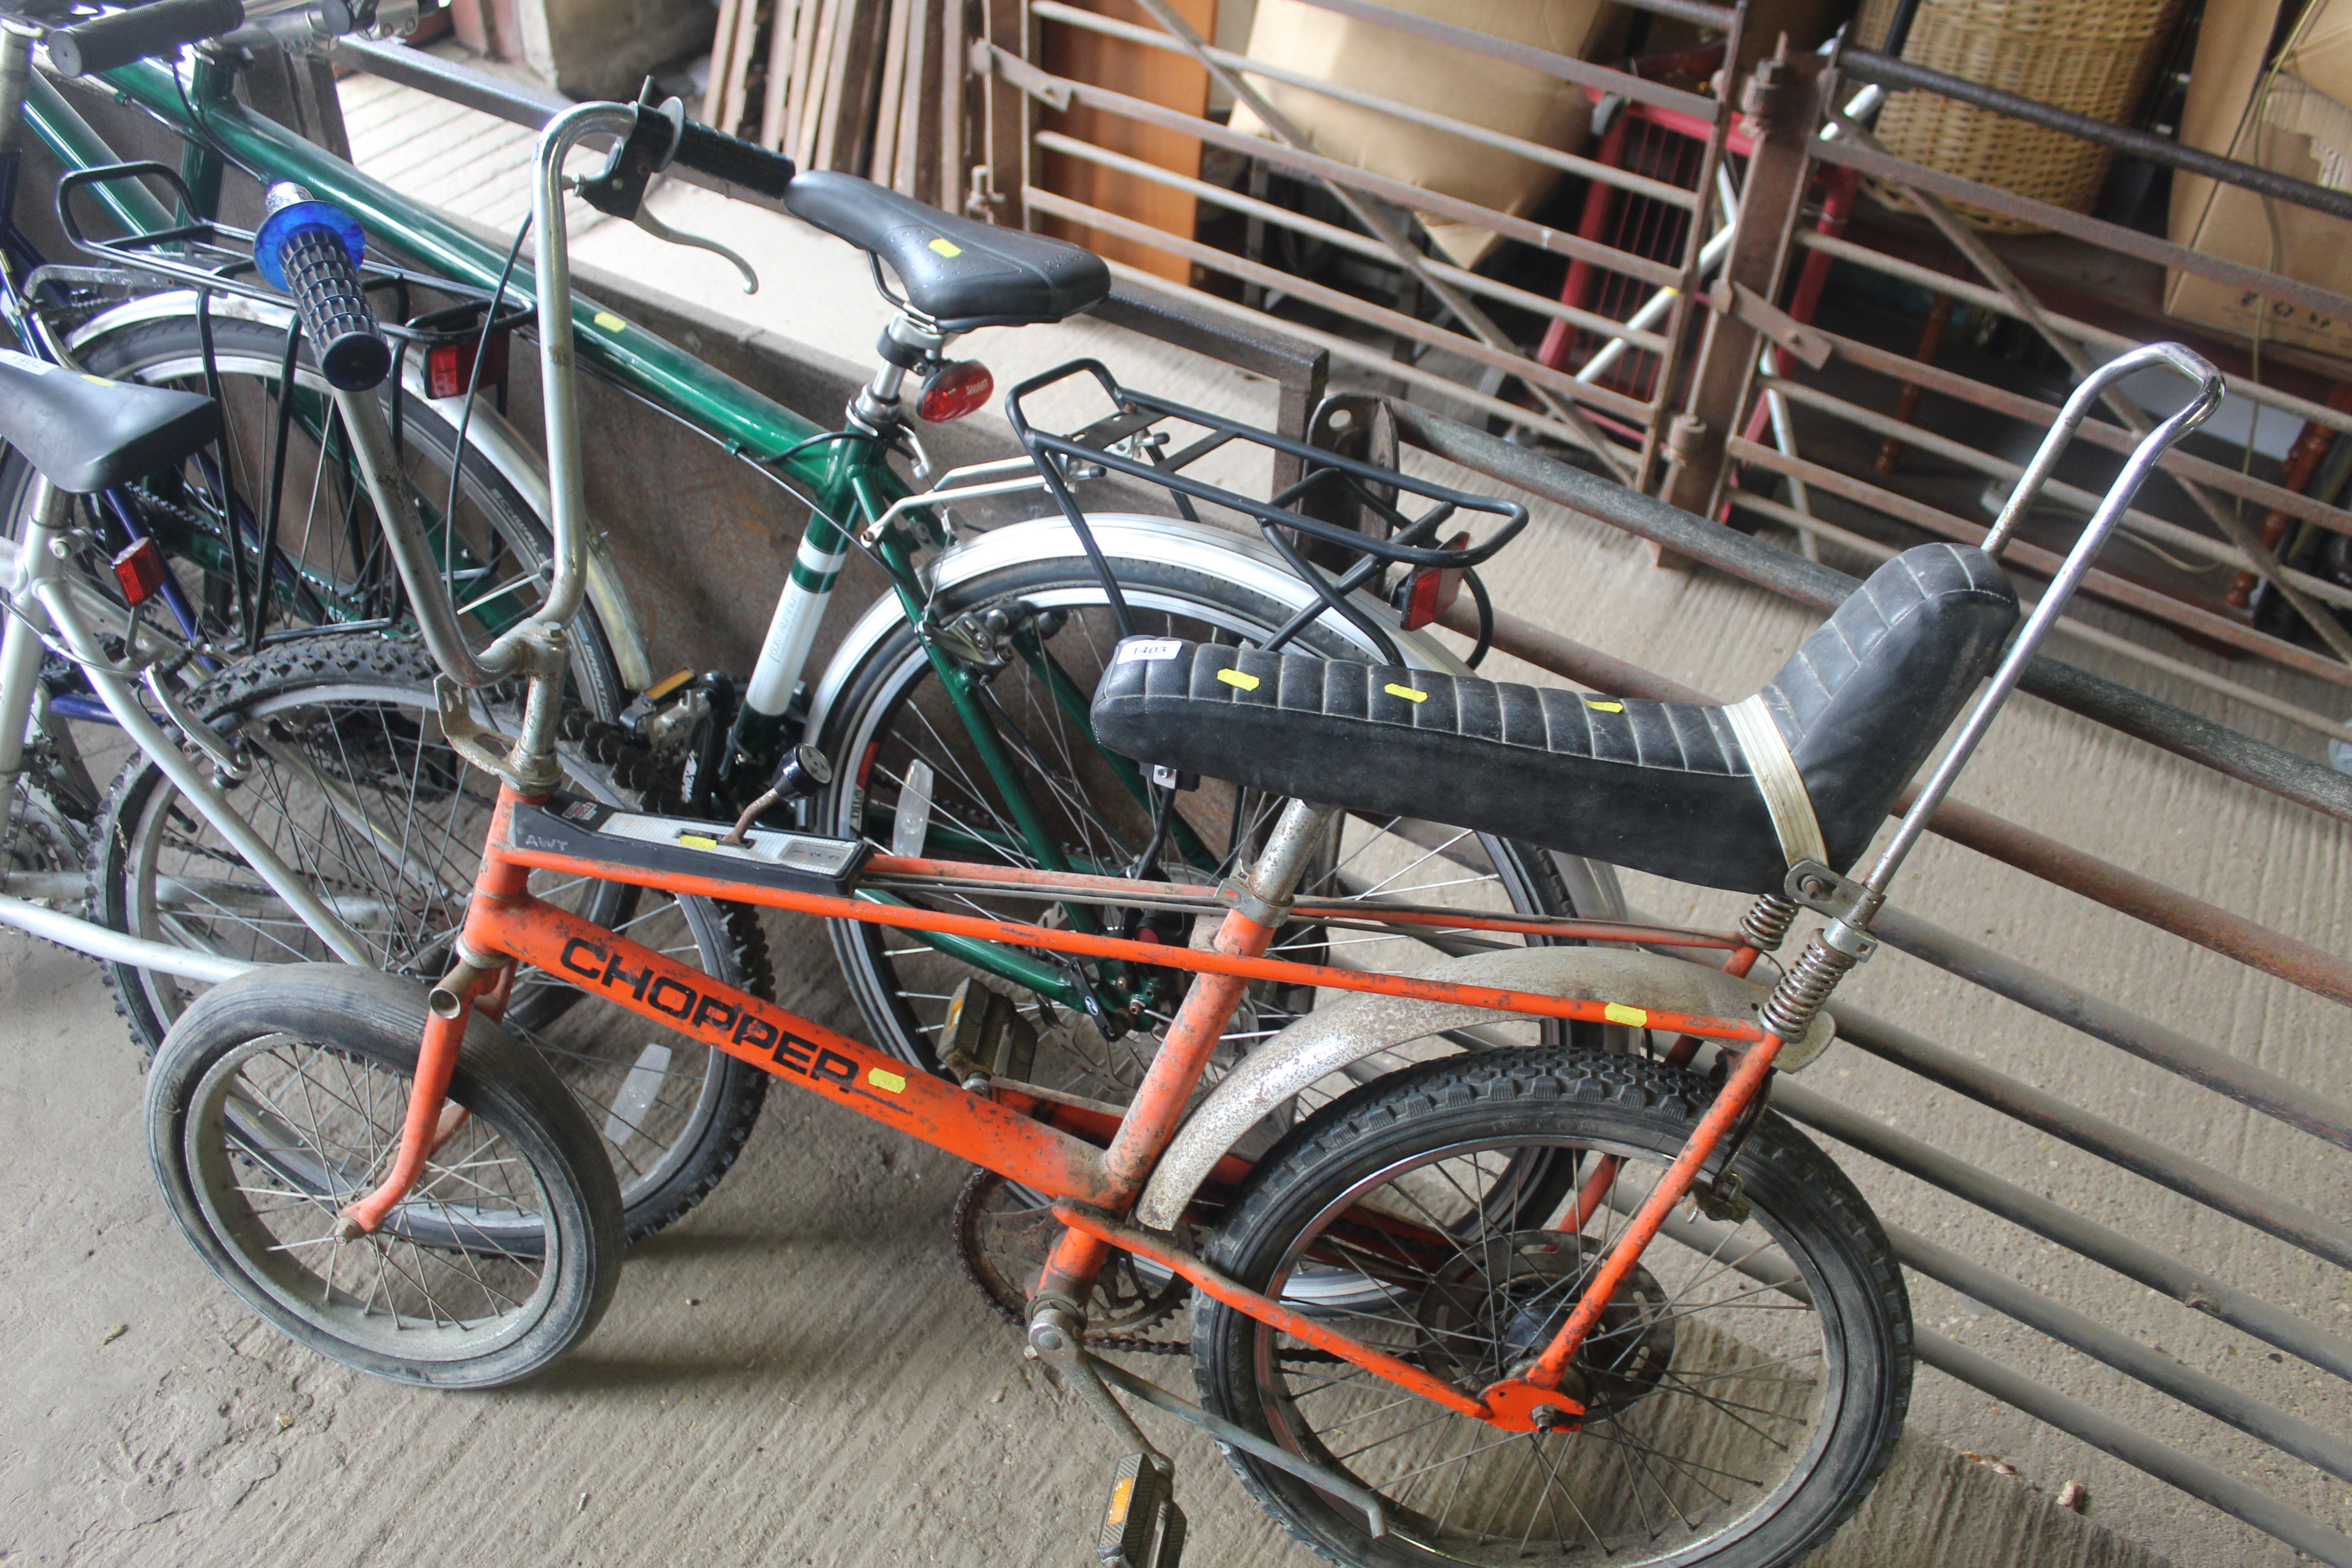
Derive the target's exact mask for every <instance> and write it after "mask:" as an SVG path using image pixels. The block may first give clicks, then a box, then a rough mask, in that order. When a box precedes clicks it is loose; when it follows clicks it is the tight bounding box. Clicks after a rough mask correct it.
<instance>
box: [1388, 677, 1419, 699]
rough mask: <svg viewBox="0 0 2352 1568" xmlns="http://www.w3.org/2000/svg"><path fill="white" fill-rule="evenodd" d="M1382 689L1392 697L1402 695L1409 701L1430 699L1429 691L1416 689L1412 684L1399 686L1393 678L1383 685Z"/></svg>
mask: <svg viewBox="0 0 2352 1568" xmlns="http://www.w3.org/2000/svg"><path fill="white" fill-rule="evenodd" d="M1381 690H1382V691H1385V692H1387V693H1388V694H1389V695H1390V696H1391V697H1402V698H1403V699H1404V700H1406V701H1407V702H1426V701H1428V700H1429V693H1428V692H1426V691H1415V690H1414V689H1412V687H1410V686H1399V685H1398V684H1397V683H1396V682H1395V681H1393V680H1391V681H1390V682H1389V683H1388V684H1387V685H1386V686H1383V687H1381Z"/></svg>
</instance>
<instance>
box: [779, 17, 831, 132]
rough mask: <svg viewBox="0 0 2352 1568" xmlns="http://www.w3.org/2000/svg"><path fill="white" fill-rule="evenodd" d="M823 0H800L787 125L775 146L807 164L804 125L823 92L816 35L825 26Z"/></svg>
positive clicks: (794, 37) (785, 113)
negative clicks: (814, 103) (811, 108)
mask: <svg viewBox="0 0 2352 1568" xmlns="http://www.w3.org/2000/svg"><path fill="white" fill-rule="evenodd" d="M822 12H823V5H822V0H800V16H799V18H798V26H797V27H796V29H795V31H794V35H793V77H792V81H791V83H790V84H789V86H788V87H787V88H786V89H785V103H784V128H783V135H782V140H781V141H780V142H777V143H776V150H777V151H778V152H780V153H788V154H790V155H791V157H792V159H793V162H794V163H800V164H802V165H803V166H805V165H806V163H807V162H808V160H807V156H806V154H805V153H803V149H802V144H801V127H802V126H803V125H804V124H806V123H807V122H808V117H809V106H810V105H811V104H812V103H813V102H814V100H816V99H817V98H818V97H820V96H821V92H820V89H821V88H822V86H823V83H821V82H820V81H819V80H818V79H817V76H816V65H815V61H816V47H817V36H818V33H819V31H820V30H821V29H822V28H823V27H824V16H823V15H822Z"/></svg>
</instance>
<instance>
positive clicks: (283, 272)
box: [253, 184, 392, 392]
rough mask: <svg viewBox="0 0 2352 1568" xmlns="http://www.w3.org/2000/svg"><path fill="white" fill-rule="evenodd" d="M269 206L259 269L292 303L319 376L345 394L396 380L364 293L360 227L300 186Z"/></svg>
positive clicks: (276, 190)
mask: <svg viewBox="0 0 2352 1568" xmlns="http://www.w3.org/2000/svg"><path fill="white" fill-rule="evenodd" d="M264 203H265V205H266V206H267V207H268V213H269V216H268V218H267V219H266V220H265V221H264V222H263V224H262V226H261V231H260V232H259V233H258V234H257V235H255V236H254V237H253V259H254V264H255V265H256V266H257V268H260V271H261V275H262V276H263V277H264V278H267V279H269V281H270V282H272V283H274V284H276V285H277V286H278V288H280V289H285V290H286V291H287V293H289V294H290V295H292V296H293V298H294V309H295V310H296V311H297V312H298V313H299V315H300V316H301V318H302V330H303V331H304V332H305V333H306V334H307V335H308V336H309V337H310V353H311V354H312V355H313V357H314V358H315V359H316V360H317V361H318V365H319V374H321V375H323V376H325V377H326V378H327V384H328V385H330V386H331V387H334V388H336V389H337V390H338V391H341V392H364V391H367V390H368V389H369V388H371V387H373V386H376V385H378V384H381V383H382V382H383V378H384V377H385V376H386V375H389V374H391V373H392V345H391V344H390V343H388V342H384V338H383V331H382V330H381V329H380V328H379V327H378V326H377V325H376V320H375V311H374V310H373V308H372V307H371V306H370V305H369V304H368V300H367V295H366V294H365V293H364V292H363V291H362V289H361V288H360V275H359V263H360V258H362V256H363V255H365V254H366V242H365V238H364V237H363V236H362V234H361V232H360V226H359V224H358V223H357V222H356V221H355V220H354V219H353V218H352V216H351V215H350V214H349V213H346V212H344V211H343V210H342V209H341V207H338V206H336V205H333V204H332V203H330V202H320V201H313V200H311V199H310V193H309V192H308V191H305V190H304V189H303V188H302V187H301V186H299V185H296V184H275V185H272V186H270V187H269V191H268V195H267V196H266V197H265V198H264Z"/></svg>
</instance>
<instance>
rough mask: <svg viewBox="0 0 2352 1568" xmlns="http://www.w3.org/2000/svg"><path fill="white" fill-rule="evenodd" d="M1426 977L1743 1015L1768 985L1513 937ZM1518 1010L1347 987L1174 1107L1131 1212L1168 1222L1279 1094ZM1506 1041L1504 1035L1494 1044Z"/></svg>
mask: <svg viewBox="0 0 2352 1568" xmlns="http://www.w3.org/2000/svg"><path fill="white" fill-rule="evenodd" d="M1418 973H1420V974H1421V975H1422V977H1423V978H1425V979H1429V980H1444V981H1452V982H1455V983H1458V984H1468V985H1492V986H1497V987H1501V988H1504V989H1507V990H1513V991H1532V992H1537V993H1539V994H1544V995H1548V996H1571V997H1577V998H1580V999H1583V1000H1587V1001H1595V1002H1613V1003H1617V1004H1620V1005H1623V1006H1626V1007H1635V1008H1640V1009H1642V1010H1643V1011H1644V1012H1664V1013H1686V1014H1696V1015H1699V1016H1705V1017H1712V1018H1729V1019H1736V1020H1739V1021H1742V1022H1753V1021H1754V1020H1755V1018H1756V1011H1757V1008H1758V1007H1759V1005H1761V1004H1762V1003H1763V1001H1764V999H1765V998H1766V997H1767V996H1769V994H1771V989H1770V987H1769V986H1766V985H1762V984H1758V983H1756V982H1754V981H1748V980H1739V979H1735V978H1734V977H1732V976H1731V975H1728V974H1726V973H1723V972H1722V971H1721V970H1718V969H1710V968H1708V967H1706V965H1704V964H1699V963H1691V962H1689V961H1688V960H1685V959H1680V958H1669V957H1666V956H1664V954H1661V953H1654V952H1636V951H1633V950H1632V949H1627V948H1619V947H1523V948H1510V949H1506V950H1504V951H1501V952H1474V953H1471V954H1469V955H1468V956H1466V957H1463V958H1453V959H1446V960H1444V961H1442V962H1440V963H1434V964H1432V965H1430V966H1429V967H1427V968H1425V969H1423V970H1421V971H1419V972H1418ZM1516 1016H1521V1015H1517V1014H1512V1013H1508V1012H1505V1011H1504V1010H1502V1009H1500V1008H1496V1007H1474V1006H1468V1005H1464V1004H1462V1003H1458V1002H1424V1001H1419V1000H1414V999H1411V998H1407V997H1402V996H1376V995H1372V994H1369V993H1364V992H1357V993H1353V994H1349V995H1347V996H1344V997H1342V998H1340V999H1339V1000H1338V1001H1336V1002H1333V1003H1331V1004H1330V1005H1328V1006H1324V1007H1318V1008H1317V1009H1316V1010H1315V1011H1314V1012H1312V1013H1309V1014H1308V1015H1307V1016H1305V1017H1303V1018H1301V1019H1299V1020H1298V1021H1297V1022H1296V1023H1294V1024H1292V1025H1291V1026H1289V1027H1288V1028H1286V1029H1284V1030H1282V1031H1281V1032H1280V1033H1279V1034H1277V1035H1276V1036H1275V1037H1273V1038H1272V1039H1269V1040H1267V1041H1266V1042H1265V1045H1263V1046H1261V1047H1258V1048H1257V1049H1256V1050H1255V1051H1253V1052H1252V1053H1250V1055H1249V1057H1248V1058H1247V1059H1246V1060H1244V1062H1243V1063H1242V1064H1241V1066H1240V1067H1238V1068H1234V1071H1233V1072H1232V1073H1231V1074H1229V1075H1228V1076H1227V1077H1226V1078H1225V1079H1224V1081H1223V1082H1222V1083H1220V1084H1218V1085H1217V1087H1216V1088H1215V1089H1213V1090H1211V1091H1210V1093H1209V1097H1208V1098H1207V1099H1206V1100H1202V1102H1201V1103H1200V1105H1199V1106H1198V1107H1197V1108H1195V1109H1194V1110H1193V1111H1192V1115H1191V1116H1189V1117H1187V1118H1186V1119H1185V1121H1184V1125H1183V1126H1182V1127H1181V1128H1179V1129H1178V1130H1177V1132H1176V1138H1175V1142H1172V1143H1171V1144H1170V1145H1169V1146H1168V1152H1166V1153H1165V1154H1162V1155H1161V1156H1160V1164H1159V1166H1158V1168H1157V1169H1156V1170H1154V1171H1153V1173H1152V1175H1151V1181H1150V1185H1149V1186H1147V1187H1146V1188H1145V1189H1144V1194H1143V1201H1142V1202H1141V1203H1140V1204H1139V1205H1137V1206H1136V1210H1135V1215H1134V1218H1135V1221H1136V1223H1137V1224H1139V1225H1141V1226H1145V1227H1146V1228H1148V1229H1151V1230H1171V1229H1173V1228H1174V1227H1175V1225H1176V1222H1177V1221H1178V1220H1180V1219H1181V1218H1182V1217H1183V1214H1184V1207H1185V1205H1187V1204H1189V1203H1191V1202H1192V1194H1193V1193H1194V1192H1195V1191H1196V1190H1197V1189H1198V1188H1199V1187H1200V1185H1201V1183H1202V1180H1203V1179H1205V1178H1206V1177H1207V1175H1208V1173H1209V1171H1210V1169H1211V1168H1212V1167H1213V1166H1214V1165H1215V1164H1216V1163H1217V1161H1218V1160H1219V1159H1220V1158H1222V1157H1223V1155H1224V1154H1225V1153H1226V1152H1228V1151H1230V1150H1231V1149H1232V1148H1233V1147H1234V1144H1235V1143H1237V1142H1240V1140H1241V1139H1242V1137H1243V1136H1244V1134H1246V1133H1247V1132H1248V1131H1250V1130H1251V1129H1252V1128H1254V1127H1255V1126H1257V1125H1258V1124H1259V1123H1260V1122H1262V1121H1265V1119H1266V1118H1267V1117H1268V1116H1270V1115H1272V1114H1274V1113H1275V1112H1276V1110H1279V1109H1280V1108H1281V1107H1282V1105H1283V1104H1284V1102H1285V1101H1286V1100H1289V1099H1290V1098H1291V1097H1292V1096H1294V1095H1297V1094H1298V1093H1299V1092H1300V1091H1301V1090H1303V1089H1307V1088H1308V1087H1310V1086H1312V1085H1313V1084H1315V1083H1316V1082H1318V1080H1320V1079H1326V1078H1328V1077H1330V1076H1331V1075H1332V1074H1334V1073H1338V1072H1341V1071H1344V1070H1345V1069H1347V1068H1349V1067H1350V1066H1352V1065H1354V1064H1355V1063H1357V1062H1360V1061H1362V1060H1363V1059H1364V1058H1367V1057H1371V1056H1375V1055H1378V1054H1379V1053H1380V1052H1382V1051H1386V1050H1392V1049H1394V1048H1395V1047H1399V1046H1404V1045H1410V1044H1411V1043H1412V1042H1413V1041H1415V1040H1419V1039H1425V1038H1427V1037H1429V1036H1431V1035H1435V1034H1441V1033H1444V1031H1446V1030H1449V1029H1463V1028H1470V1027H1474V1026H1477V1025H1480V1024H1491V1023H1495V1022H1497V1021H1499V1020H1502V1019H1506V1018H1511V1017H1516ZM1835 1029H1836V1026H1835V1024H1834V1023H1833V1022H1832V1020H1831V1018H1830V1016H1829V1015H1828V1014H1826V1013H1823V1014H1822V1015H1820V1016H1817V1017H1815V1018H1814V1020H1813V1026H1812V1027H1811V1029H1809V1030H1807V1031H1806V1034H1805V1037H1804V1038H1803V1039H1802V1040H1800V1041H1795V1042H1792V1043H1790V1045H1788V1046H1785V1047H1782V1048H1781V1052H1780V1058H1779V1059H1778V1061H1777V1063H1776V1065H1777V1066H1779V1067H1780V1068H1783V1069H1786V1070H1790V1071H1793V1070H1795V1069H1796V1068H1801V1067H1803V1066H1805V1065H1806V1064H1807V1063H1809V1062H1811V1061H1812V1060H1813V1059H1814V1058H1816V1057H1818V1056H1820V1055H1821V1054H1822V1049H1823V1048H1824V1047H1826V1046H1827V1045H1828V1044H1829V1041H1830V1037H1831V1036H1832V1033H1834V1032H1835ZM1505 1048H1507V1047H1505Z"/></svg>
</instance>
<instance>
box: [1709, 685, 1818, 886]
mask: <svg viewBox="0 0 2352 1568" xmlns="http://www.w3.org/2000/svg"><path fill="white" fill-rule="evenodd" d="M1723 716H1724V717H1725V718H1726V719H1728V720H1729V721H1731V732H1732V734H1734V735H1735V736H1737V737H1738V740H1739V749H1740V751H1741V752H1744V753H1745V754H1746V755H1747V758H1748V772H1749V773H1751V774H1753V775H1754V776H1755V779H1756V793H1757V794H1759V795H1762V796H1763V797H1764V809H1765V810H1766V811H1768V812H1769V813H1770V814H1771V816H1772V831H1773V832H1774V833H1775V834H1777V835H1779V837H1780V853H1781V854H1783V855H1785V856H1787V857H1788V860H1789V864H1790V865H1791V866H1794V865H1796V864H1797V863H1798V862H1800V861H1803V860H1815V861H1819V862H1820V863H1821V864H1822V865H1824V866H1826V865H1828V864H1829V858H1830V852H1829V849H1828V847H1827V846H1825V845H1824V844H1823V843H1822V825H1821V821H1820V819H1819V818H1817V817H1816V816H1814V815H1813V797H1812V796H1811V795H1810V794H1808V793H1806V790H1805V779H1804V775H1803V774H1801V773H1799V772H1798V771H1797V759H1796V758H1794V757H1792V756H1790V754H1789V742H1787V741H1785V740H1782V739H1781V738H1780V725H1778V724H1776V723H1774V722H1773V721H1772V710H1771V709H1770V708H1769V707H1768V706H1766V705H1765V701H1764V694H1763V693H1762V692H1760V691H1759V692H1758V693H1757V694H1756V695H1755V696H1753V697H1749V698H1747V699H1744V700H1741V701H1738V702H1734V703H1732V704H1731V705H1730V706H1729V707H1727V708H1726V709H1725V710H1723Z"/></svg>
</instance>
